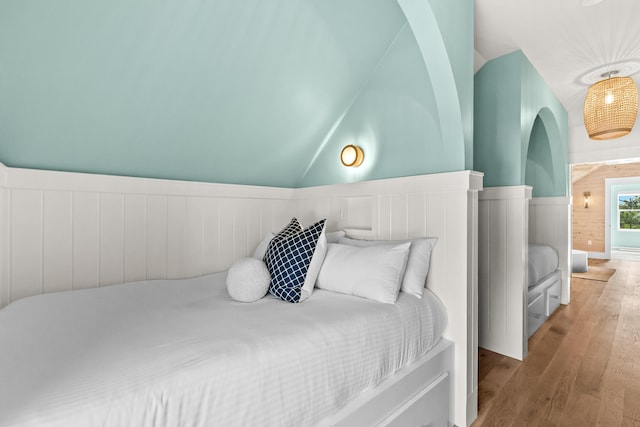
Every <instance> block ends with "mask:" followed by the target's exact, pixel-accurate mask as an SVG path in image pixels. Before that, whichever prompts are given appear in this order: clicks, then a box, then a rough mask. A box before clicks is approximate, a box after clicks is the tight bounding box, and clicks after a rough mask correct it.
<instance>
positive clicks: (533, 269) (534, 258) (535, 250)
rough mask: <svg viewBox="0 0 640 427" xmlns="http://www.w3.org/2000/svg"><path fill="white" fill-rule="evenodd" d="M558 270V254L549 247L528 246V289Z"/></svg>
mask: <svg viewBox="0 0 640 427" xmlns="http://www.w3.org/2000/svg"><path fill="white" fill-rule="evenodd" d="M557 269H558V252H556V250H555V249H554V248H552V247H551V246H547V245H537V244H529V287H532V286H534V285H535V284H536V283H538V282H539V281H540V280H542V279H544V278H545V277H547V276H548V275H550V274H551V273H553V272H554V271H556V270H557Z"/></svg>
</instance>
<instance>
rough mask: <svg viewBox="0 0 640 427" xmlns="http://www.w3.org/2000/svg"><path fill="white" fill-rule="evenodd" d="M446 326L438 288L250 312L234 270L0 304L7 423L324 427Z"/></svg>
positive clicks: (0, 382) (0, 368)
mask: <svg viewBox="0 0 640 427" xmlns="http://www.w3.org/2000/svg"><path fill="white" fill-rule="evenodd" d="M445 326H446V315H445V311H444V307H443V306H442V304H441V303H440V302H439V301H438V300H437V298H436V297H435V296H434V295H433V294H431V293H430V292H426V294H425V297H423V298H422V299H417V298H415V297H413V296H411V295H408V294H404V293H401V295H400V297H399V299H398V301H397V303H396V304H381V303H376V302H372V301H369V300H366V299H362V298H358V297H352V296H345V295H340V294H335V293H331V292H328V291H323V290H318V289H317V290H315V292H314V294H313V297H312V298H310V299H309V300H307V301H305V302H304V303H302V304H290V303H285V302H282V301H280V300H278V299H275V298H273V297H270V296H267V297H265V298H263V299H262V300H260V301H258V302H255V303H251V304H245V303H239V302H235V301H233V300H232V299H231V298H230V297H229V295H228V293H227V291H226V287H225V273H216V274H212V275H207V276H202V277H198V278H194V279H188V280H161V281H146V282H137V283H129V284H124V285H116V286H109V287H104V288H98V289H91V290H78V291H70V292H60V293H52V294H46V295H41V296H36V297H31V298H25V299H22V300H19V301H17V302H15V303H13V304H10V305H9V306H7V307H5V308H4V309H2V310H0V342H1V343H2V351H1V352H0V425H2V426H5V425H7V426H8V425H11V426H65V427H68V426H96V425H99V426H122V425H135V426H140V427H142V426H160V425H172V426H175V425H192V426H212V425H224V426H234V425H235V426H247V425H278V426H301V425H314V424H317V423H318V422H319V421H321V420H323V419H324V418H326V417H328V416H331V415H332V414H333V413H335V412H336V411H337V410H338V409H339V408H340V407H342V406H343V405H344V404H346V403H347V402H348V401H349V400H350V399H352V398H354V397H355V396H357V395H358V394H359V393H361V392H362V391H363V390H366V389H368V388H371V387H374V386H376V384H378V383H379V382H381V381H382V380H383V379H384V378H385V377H388V376H390V375H392V374H393V373H394V372H395V371H397V370H398V369H400V368H402V367H403V366H404V365H406V364H408V363H410V362H412V361H413V360H415V359H417V358H419V357H420V356H422V355H423V354H425V353H426V352H427V351H428V350H429V349H430V348H431V347H433V346H434V345H435V344H436V343H437V342H438V340H439V339H440V337H441V335H442V333H443V331H444V328H445Z"/></svg>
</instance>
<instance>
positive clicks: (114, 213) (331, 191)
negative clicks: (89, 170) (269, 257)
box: [0, 165, 482, 426]
mask: <svg viewBox="0 0 640 427" xmlns="http://www.w3.org/2000/svg"><path fill="white" fill-rule="evenodd" d="M481 189H482V174H480V173H477V172H473V171H460V172H449V173H442V174H433V175H422V176H411V177H403V178H393V179H383V180H375V181H366V182H358V183H351V184H339V185H329V186H321V187H312V188H300V189H284V188H271V187H255V186H238V185H231V184H210V183H193V182H181V181H164V180H154V179H145V178H135V177H115V176H105V175H87V174H77V173H68V172H53V171H37V170H29V169H16V168H7V167H5V166H3V165H0V308H1V309H2V312H3V311H4V310H5V308H2V307H6V310H9V312H12V311H13V310H16V309H15V308H12V307H14V303H15V304H20V305H22V304H27V302H28V301H31V298H30V297H32V296H34V297H35V298H36V301H37V298H40V297H37V295H41V294H43V295H44V296H43V297H42V298H43V299H42V300H40V301H41V302H39V303H38V304H45V302H46V303H47V304H48V303H49V302H53V301H55V300H56V298H59V296H58V295H66V294H67V292H66V291H70V290H73V292H72V294H73V293H74V292H76V291H75V290H79V291H78V294H83V293H84V292H87V293H89V292H93V290H97V291H100V292H102V290H103V289H105V290H106V289H110V287H111V285H115V287H120V286H121V285H118V284H121V283H128V284H127V285H122V287H123V288H127V287H131V286H130V285H131V284H132V283H133V284H135V283H139V282H148V283H154V284H156V285H157V284H160V283H169V282H165V281H164V280H169V281H170V280H174V279H175V280H179V279H184V278H189V277H201V276H202V277H207V276H206V275H207V274H208V273H209V272H215V271H218V272H221V271H226V270H228V269H229V268H230V266H232V264H233V263H234V262H235V261H236V260H238V259H240V258H243V257H247V256H250V255H251V253H252V251H253V250H254V249H255V247H256V245H258V243H260V240H261V239H262V238H263V237H264V235H265V233H266V232H275V231H276V230H278V229H279V228H280V227H281V226H282V224H284V223H285V222H286V221H287V220H288V219H289V218H291V217H292V216H296V217H298V218H299V219H300V220H301V221H302V222H303V223H305V224H309V223H311V222H312V221H313V220H314V219H316V218H327V226H328V227H331V229H334V230H336V229H347V230H351V231H352V233H350V234H352V235H353V237H356V238H358V239H380V240H393V239H407V238H409V239H410V238H413V237H419V236H433V237H437V238H438V246H437V248H436V249H435V250H434V253H433V256H432V258H431V270H430V272H429V277H428V280H427V283H426V288H427V289H428V290H430V291H431V292H433V294H435V295H437V298H438V299H439V300H440V301H441V302H442V303H443V305H444V306H445V307H446V310H447V312H448V313H455V315H453V316H451V315H450V316H449V319H448V322H447V326H446V328H445V331H444V337H443V338H442V339H440V340H439V341H438V343H437V344H435V347H434V348H433V349H431V350H430V351H428V352H427V353H425V354H424V355H423V356H421V357H418V358H417V359H416V360H415V361H413V362H412V363H410V364H408V365H407V366H404V367H403V368H398V370H397V372H395V373H394V374H390V375H387V376H386V377H384V378H381V381H380V383H379V384H378V385H377V386H376V387H370V388H369V389H367V390H365V391H363V392H361V393H358V395H357V396H355V397H354V398H353V399H349V401H346V400H345V401H343V402H341V405H344V406H343V407H342V408H341V409H340V410H339V411H338V412H336V413H334V414H333V415H328V412H327V413H324V414H322V415H318V414H316V415H314V417H317V418H315V419H316V420H318V425H343V426H357V425H366V426H368V425H376V424H380V425H401V426H403V425H421V424H423V423H424V422H425V421H424V420H425V419H426V420H427V421H426V422H430V421H429V420H430V419H429V418H428V417H425V414H427V413H430V412H431V411H432V410H433V408H436V409H439V411H442V409H443V408H446V410H447V411H448V416H447V420H446V422H436V424H434V425H444V424H448V425H452V424H455V425H458V426H468V425H470V424H471V423H472V422H473V420H474V419H475V418H476V414H477V339H478V338H477V254H478V252H477V238H478V224H477V209H478V204H477V200H478V192H479V191H480V190H481ZM158 279H161V281H160V282H156V281H155V280H158ZM84 288H87V289H89V290H87V291H84V290H83V289H84ZM134 288H135V286H134ZM105 292H106V291H105ZM105 295H106V294H105ZM322 295H323V293H322V292H321V293H319V294H318V296H319V297H321V296H322ZM314 296H315V294H314ZM337 297H341V298H344V296H341V295H338V296H337ZM50 298H51V299H50ZM347 299H349V298H347ZM23 301H24V302H23ZM265 301H267V300H265ZM312 301H313V300H312V299H310V300H309V301H305V302H304V303H302V304H301V306H304V304H306V303H310V302H312ZM29 304H35V303H31V302H29V303H28V304H27V305H29ZM80 305H82V304H80ZM17 307H19V305H18V306H17ZM77 310H80V312H79V313H80V314H81V313H82V310H86V309H83V308H82V307H79V308H77ZM80 314H79V315H80ZM38 316H39V315H36V314H34V315H33V316H31V317H32V318H30V319H29V320H25V322H21V324H20V325H16V324H14V325H13V326H12V327H10V328H9V329H10V331H9V332H6V333H7V334H8V335H7V336H9V335H11V336H13V335H15V337H18V338H19V337H21V336H23V335H25V329H23V327H22V323H24V324H25V325H27V324H30V323H33V325H32V326H30V327H32V328H33V329H34V330H37V329H38V327H41V328H44V330H46V327H47V325H46V324H45V323H44V322H42V321H39V320H38ZM26 317H29V316H26ZM158 317H159V318H158V319H157V324H163V322H164V321H165V319H164V318H160V317H161V316H158ZM75 320H76V323H78V324H79V325H75V324H74V323H73V322H72V321H71V320H69V322H70V324H71V325H72V326H78V327H79V326H80V325H82V323H83V322H84V321H85V320H84V318H83V316H81V315H80V317H77V316H76V318H75ZM125 320H126V319H124V318H123V319H116V320H114V328H106V330H105V331H103V333H104V335H105V336H106V337H109V336H110V335H111V333H113V332H116V331H118V330H119V329H123V330H125V331H127V328H125V327H124V326H123V325H124V324H125V323H126V322H125ZM225 321H226V322H228V320H225ZM12 323H13V322H12ZM117 325H120V326H122V327H119V328H118V329H116V328H115V326H117ZM39 333H40V334H42V332H39ZM127 333H129V332H127ZM131 333H133V331H132V332H131ZM18 338H11V339H18ZM130 339H132V338H130ZM43 340H45V341H44V342H45V343H46V342H50V341H51V340H52V338H51V336H45V337H43ZM47 340H48V341H47ZM107 342H108V341H107ZM34 345H35V344H34ZM40 345H42V343H41V344H40ZM2 347H3V351H4V349H5V348H8V346H5V342H3V346H2ZM93 350H94V351H96V352H99V350H100V347H95V348H93ZM10 351H12V352H14V353H12V354H13V355H15V354H16V353H15V351H17V350H15V349H11V350H10ZM81 354H82V352H80V353H79V355H81ZM100 354H101V355H102V356H103V357H104V355H105V353H100ZM34 357H35V356H34ZM28 360H29V359H26V361H28ZM56 363H64V360H59V361H56ZM67 363H69V362H67ZM149 366H152V365H149ZM92 369H93V370H95V369H98V368H97V367H96V366H94V364H91V365H90V366H89V365H87V366H85V367H84V371H83V372H86V373H88V374H92V372H91V370H92ZM52 372H55V371H52ZM83 372H81V373H80V374H82V375H80V374H78V375H80V376H81V377H82V378H85V377H84V373H83ZM80 376H79V377H78V378H80ZM383 376H384V375H383ZM12 381H13V380H12ZM2 384H3V385H2V388H3V389H2V393H3V394H6V395H9V396H10V395H12V394H19V393H25V391H24V390H23V391H20V387H21V385H20V384H19V383H18V384H13V383H11V384H10V385H8V386H6V385H4V381H2ZM116 385H117V384H116ZM14 387H15V388H16V390H13V389H14ZM439 413H440V412H439ZM166 415H167V416H169V415H168V414H166ZM159 416H160V415H159ZM162 416H164V414H163V415H162Z"/></svg>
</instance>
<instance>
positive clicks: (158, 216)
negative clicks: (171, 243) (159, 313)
mask: <svg viewBox="0 0 640 427" xmlns="http://www.w3.org/2000/svg"><path fill="white" fill-rule="evenodd" d="M146 205H147V210H146V224H147V229H146V236H147V242H146V244H147V248H146V254H147V259H146V266H147V267H146V270H147V279H166V278H167V254H168V248H167V244H168V241H167V238H168V230H169V227H168V225H167V220H168V218H169V211H168V201H167V196H164V195H149V196H146Z"/></svg>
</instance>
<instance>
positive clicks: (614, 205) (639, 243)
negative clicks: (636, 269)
mask: <svg viewBox="0 0 640 427" xmlns="http://www.w3.org/2000/svg"><path fill="white" fill-rule="evenodd" d="M619 193H638V194H640V182H638V183H637V184H620V185H612V186H611V192H610V194H611V206H610V209H611V212H610V213H611V216H610V218H611V233H610V235H611V246H612V247H621V248H640V231H619V230H618V194H619Z"/></svg>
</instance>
